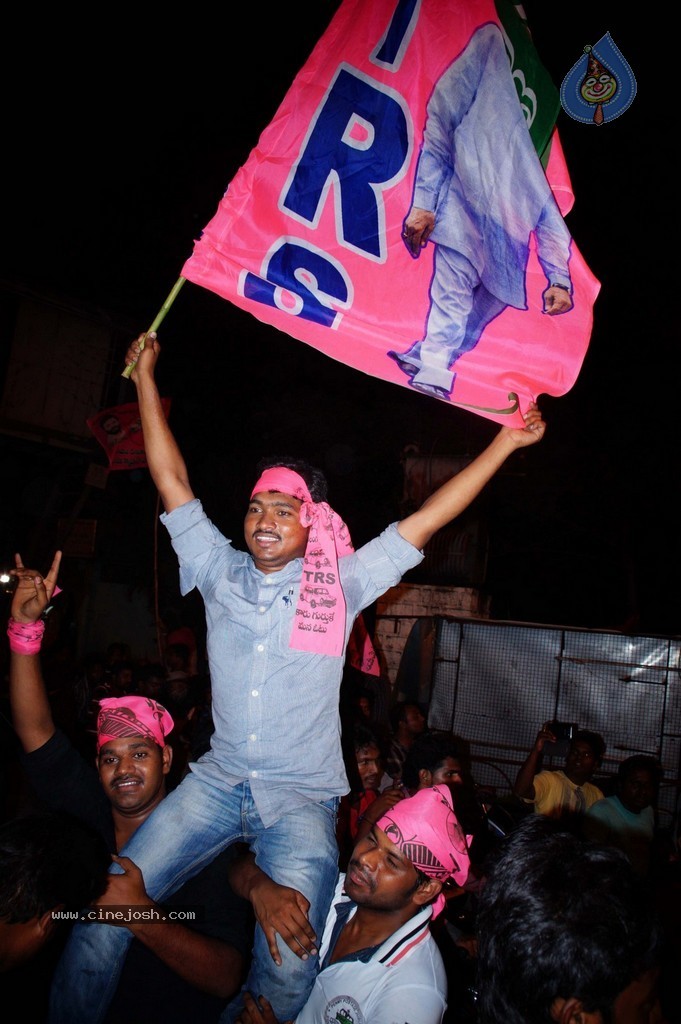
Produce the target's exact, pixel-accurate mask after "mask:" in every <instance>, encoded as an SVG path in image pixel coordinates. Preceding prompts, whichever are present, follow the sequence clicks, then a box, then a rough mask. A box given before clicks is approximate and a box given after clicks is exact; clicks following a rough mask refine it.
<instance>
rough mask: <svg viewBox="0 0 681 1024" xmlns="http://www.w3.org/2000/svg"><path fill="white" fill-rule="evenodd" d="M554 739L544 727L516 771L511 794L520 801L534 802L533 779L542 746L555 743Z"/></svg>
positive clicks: (544, 726)
mask: <svg viewBox="0 0 681 1024" xmlns="http://www.w3.org/2000/svg"><path fill="white" fill-rule="evenodd" d="M555 742H556V737H555V736H554V734H553V733H552V732H551V730H550V729H549V728H547V726H546V725H543V726H542V727H541V729H540V730H539V732H538V733H537V738H536V740H535V741H534V746H533V747H532V750H531V751H530V753H529V754H528V755H527V757H526V758H525V760H524V762H523V763H522V764H521V766H520V768H519V769H518V774H517V775H516V780H515V785H514V787H513V792H514V794H515V795H516V796H517V797H520V799H521V800H534V796H535V793H534V777H535V775H536V774H537V772H538V771H539V764H540V761H541V755H542V751H543V750H544V744H546V743H555Z"/></svg>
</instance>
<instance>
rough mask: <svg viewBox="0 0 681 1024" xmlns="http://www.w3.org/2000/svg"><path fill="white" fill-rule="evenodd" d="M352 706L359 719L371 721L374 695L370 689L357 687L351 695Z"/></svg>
mask: <svg viewBox="0 0 681 1024" xmlns="http://www.w3.org/2000/svg"><path fill="white" fill-rule="evenodd" d="M352 706H353V708H354V710H355V713H356V714H357V716H358V717H359V718H360V720H364V721H371V719H372V717H373V714H374V695H373V693H372V692H371V691H370V690H366V689H358V690H357V691H356V692H355V693H353V695H352Z"/></svg>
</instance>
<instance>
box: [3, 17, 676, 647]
mask: <svg viewBox="0 0 681 1024" xmlns="http://www.w3.org/2000/svg"><path fill="white" fill-rule="evenodd" d="M336 7H337V4H336V3H331V2H327V0H319V2H318V3H314V4H311V3H303V4H294V5H278V6H276V7H275V8H274V9H271V8H270V7H269V5H268V7H267V9H266V13H264V10H263V9H262V8H260V7H258V6H257V5H251V6H248V5H246V7H244V8H242V9H240V12H239V27H238V28H237V27H235V26H234V25H232V24H230V20H229V17H228V15H227V14H225V15H219V14H216V9H215V8H214V7H211V8H208V7H207V6H206V8H205V9H203V5H200V4H199V5H193V6H192V7H191V8H190V9H188V10H187V11H183V12H182V17H181V18H179V19H178V20H177V21H176V22H172V21H168V22H166V23H164V24H163V25H153V26H149V27H145V28H142V27H141V26H139V25H137V23H136V22H134V21H130V20H119V21H118V22H117V23H115V24H109V25H106V26H105V27H104V28H103V29H102V30H100V28H99V27H98V28H97V29H96V30H95V29H94V27H93V28H92V29H87V26H84V25H83V24H82V22H81V23H79V24H78V25H77V26H76V25H75V24H74V25H73V26H71V27H70V26H69V25H68V23H67V22H66V21H65V20H64V12H63V11H59V12H58V13H57V14H55V15H54V18H55V20H54V23H53V24H52V25H50V24H49V23H48V21H47V20H45V19H43V20H42V24H41V27H40V29H36V28H35V27H34V26H33V25H30V24H28V23H27V24H26V25H25V26H23V30H22V26H19V32H18V34H17V36H16V38H17V40H19V41H20V42H18V44H17V45H18V46H20V48H23V49H24V50H25V53H24V57H23V58H22V69H21V72H20V74H17V73H16V72H11V73H10V72H9V71H8V69H7V67H6V68H5V71H4V75H5V79H6V80H5V83H4V84H5V89H4V93H5V96H6V104H5V106H6V108H7V107H9V109H6V110H5V116H4V118H3V120H4V125H5V136H6V146H5V160H4V164H5V167H4V171H5V175H4V178H5V189H4V199H5V203H4V213H3V222H4V223H3V229H4V230H3V241H2V257H1V258H2V265H1V267H0V277H2V279H4V280H5V281H17V282H26V283H28V284H29V285H30V286H31V287H33V288H35V289H38V290H40V289H41V288H47V289H49V290H50V291H55V290H56V291H61V292H63V293H64V294H65V295H68V296H69V297H71V298H73V299H74V300H75V301H84V302H88V303H91V304H94V305H96V306H98V307H100V308H102V309H104V310H106V311H107V312H109V313H110V314H111V315H112V316H113V318H114V320H115V321H116V322H117V323H119V325H120V326H121V328H122V327H125V329H126V330H127V328H128V325H134V327H133V330H134V332H135V333H136V332H137V331H141V330H143V329H145V328H146V327H147V326H148V324H149V323H150V322H151V320H152V319H153V317H154V315H155V314H156V311H157V310H158V308H159V307H160V305H161V303H162V301H163V299H164V298H165V296H166V294H167V293H168V291H169V290H170V287H171V286H172V284H173V283H174V281H175V279H176V278H177V276H178V274H179V272H180V269H181V266H182V264H183V262H184V260H185V259H186V258H187V257H188V255H189V254H190V252H191V248H192V244H193V240H194V238H195V237H196V236H197V235H198V233H199V232H200V230H201V228H202V227H203V226H204V225H205V224H206V223H207V221H208V220H209V219H210V217H211V216H212V215H213V213H214V211H215V208H216V206H217V204H218V202H219V199H220V197H221V195H222V193H223V191H224V189H225V187H226V185H227V184H228V182H229V181H230V180H231V178H232V177H233V176H234V174H235V172H236V171H237V169H238V167H239V166H240V165H241V164H242V163H243V162H244V161H245V160H246V158H247V156H248V154H249V152H250V150H251V149H252V147H253V146H254V145H255V143H256V142H257V138H258V135H259V134H260V132H261V130H262V129H263V128H264V127H265V126H266V125H267V123H268V122H269V120H270V119H271V117H272V115H273V114H274V112H275V111H276V109H277V107H278V105H279V103H280V102H281V100H282V99H283V96H284V94H285V92H286V90H287V88H288V86H289V85H290V83H291V81H292V79H293V77H294V75H295V74H296V72H297V71H298V70H299V68H300V67H301V66H302V64H303V63H304V62H305V60H306V58H307V56H308V55H309V52H310V51H311V49H312V47H313V45H314V43H315V42H316V40H317V39H318V38H319V36H320V35H321V34H322V32H323V30H324V29H325V27H326V25H327V24H328V22H329V20H330V18H331V16H332V14H333V12H334V10H335V9H336ZM525 8H526V11H527V14H528V18H529V22H530V26H531V28H532V31H533V34H534V38H535V42H536V45H537V49H538V51H539V54H540V56H541V57H542V59H543V61H544V63H545V65H546V66H547V68H548V70H549V71H550V73H551V75H552V77H553V79H554V82H555V83H556V85H560V82H561V81H562V78H563V77H564V75H565V74H566V73H567V72H568V71H569V70H570V68H571V67H572V65H573V64H574V63H575V61H576V60H578V58H579V56H580V54H581V52H582V49H583V47H584V45H585V44H586V43H593V42H596V41H597V40H598V39H599V38H600V37H601V36H602V35H603V34H604V33H605V32H606V31H610V33H611V35H612V36H613V38H614V40H615V42H616V43H617V45H618V46H619V47H620V49H621V51H622V52H623V54H624V56H625V57H626V58H627V60H628V61H629V63H630V65H631V67H632V69H633V71H634V74H635V76H636V78H637V82H638V95H637V97H636V99H635V101H634V103H633V105H632V106H631V107H630V108H629V110H628V111H627V112H626V113H625V114H624V115H623V116H622V117H621V118H619V119H617V120H616V121H614V122H612V123H610V124H607V123H606V124H605V125H603V126H602V127H601V128H595V127H590V126H584V125H582V124H579V123H577V122H575V121H573V120H571V119H570V118H569V117H568V116H567V115H566V114H565V113H563V112H561V114H560V116H559V122H558V124H559V129H560V132H561V139H562V142H563V148H564V150H565V154H566V159H567V163H568V167H569V169H570V173H571V176H572V182H573V187H574V191H575V195H576V202H575V206H574V209H573V211H572V212H571V213H570V214H569V215H568V217H567V224H568V227H569V228H570V231H571V232H572V235H573V237H574V239H575V241H576V243H577V245H578V246H579V248H580V250H581V251H582V254H583V255H584V257H585V259H586V261H587V263H588V264H589V266H590V267H591V269H592V271H593V272H594V273H595V275H596V276H597V277H598V278H599V279H600V281H601V282H602V289H601V294H600V296H599V298H598V300H597V303H596V308H595V327H594V332H593V335H592V341H591V345H590V349H589V352H588V354H587V357H586V360H585V363H584V366H583V369H582V372H581V374H580V377H579V379H578V381H577V383H576V384H575V386H574V387H573V389H572V390H571V392H570V393H569V394H568V395H566V396H564V397H562V398H559V399H551V398H548V397H546V396H544V398H543V399H541V398H540V404H541V407H542V410H543V412H544V414H545V417H546V419H547V422H548V424H549V429H548V431H547V435H546V438H545V439H544V441H543V442H542V444H541V445H539V446H537V447H536V448H533V449H532V450H531V451H529V452H527V453H525V454H523V455H521V456H518V457H516V459H515V461H514V462H513V464H512V465H509V467H508V470H506V471H504V472H503V473H502V474H500V475H499V477H498V478H497V479H496V480H495V481H494V482H493V483H492V485H490V488H489V489H488V491H487V492H486V494H485V496H484V499H483V501H482V502H481V508H484V514H485V516H486V518H487V521H488V523H489V530H490V558H489V572H488V578H487V583H486V589H487V590H489V591H490V592H491V593H492V594H493V597H494V604H493V613H494V614H496V615H497V616H498V617H500V618H512V619H521V620H525V621H535V622H548V623H554V624H561V623H562V624H565V625H575V626H582V627H594V628H620V627H621V626H623V625H624V624H625V623H627V622H628V623H629V625H630V626H633V628H634V629H636V630H637V631H641V632H651V633H674V634H676V633H679V632H681V625H680V624H681V616H680V612H681V601H680V599H679V596H678V575H679V573H678V569H679V565H680V563H681V559H680V558H679V553H680V544H679V540H678V520H679V516H678V507H679V481H678V476H679V474H678V459H677V451H676V449H677V442H678V439H679V431H678V427H677V417H676V411H677V406H678V402H677V399H676V389H677V386H678V381H679V379H680V373H679V371H680V370H681V365H680V362H681V361H680V358H679V345H678V331H675V332H674V337H672V316H673V314H672V308H673V304H674V299H675V294H676V292H677V291H678V289H679V286H678V284H677V283H676V282H677V274H676V272H675V270H674V269H673V266H670V263H669V259H668V257H667V255H666V249H667V244H666V240H665V239H663V237H662V230H661V225H662V224H663V223H665V222H669V215H668V214H667V211H666V203H667V201H668V197H669V195H670V194H671V195H673V196H674V195H675V190H672V188H671V176H672V168H671V167H670V160H669V158H668V156H667V153H668V151H669V146H668V142H667V139H668V131H669V126H670V118H672V116H673V117H674V119H675V115H674V110H675V107H676V106H677V105H678V104H677V103H676V101H675V100H674V99H673V95H672V94H671V87H670V85H669V87H666V84H665V82H666V79H665V75H667V76H668V79H669V81H670V79H671V74H670V71H671V67H673V61H672V60H671V57H668V56H667V54H666V53H664V51H663V50H662V47H663V46H664V43H663V40H662V39H660V38H653V36H654V35H661V36H664V35H665V33H664V32H659V33H653V31H652V30H647V29H646V28H645V26H644V25H642V23H641V14H640V11H639V10H637V9H635V8H632V9H631V10H625V9H624V6H623V5H621V4H620V3H614V2H610V0H607V2H604V3H599V4H592V3H581V2H578V3H575V4H570V5H567V6H566V8H565V9H564V10H562V11H561V10H559V9H558V8H556V6H555V5H549V4H546V3H545V2H544V0H542V2H539V0H532V2H531V3H527V4H526V5H525ZM47 19H49V15H47ZM216 19H217V20H216ZM71 30H72V31H71ZM36 32H39V33H40V34H39V36H37V35H36ZM87 32H91V33H92V34H91V35H88V34H87ZM84 33H86V34H84ZM653 69H654V72H655V75H654V76H653ZM653 77H655V85H654V84H653ZM10 99H11V102H7V101H8V100H10ZM8 140H9V144H7V141H8ZM674 327H676V323H675V322H674ZM161 340H162V342H163V345H164V354H163V358H162V363H161V368H160V371H159V372H160V374H161V382H162V385H163V389H164V390H165V392H166V393H168V394H171V395H172V396H173V402H174V405H173V410H174V411H173V415H174V426H175V429H176V432H177V434H178V437H179V439H180V441H181V444H182V447H183V450H184V451H185V455H186V457H187V461H188V463H189V467H190V473H191V477H192V483H193V485H194V489H195V491H196V492H197V493H198V494H199V495H200V496H201V497H202V498H203V500H204V503H205V504H206V505H207V507H208V508H209V511H210V512H211V513H212V514H213V515H214V516H215V518H216V519H218V521H220V524H221V525H223V527H224V528H225V529H226V530H227V531H229V530H230V529H231V528H232V522H234V523H235V524H236V526H235V528H234V530H236V531H237V535H238V520H239V518H240V516H241V509H242V501H243V497H244V494H245V489H246V487H247V486H248V483H249V482H250V480H251V475H252V467H253V464H254V462H255V461H256V460H257V458H258V457H259V456H260V455H261V454H264V453H268V452H279V453H281V452H283V451H297V452H300V453H301V454H304V455H306V456H308V457H310V458H311V459H313V460H316V461H317V462H319V463H320V464H322V466H323V467H324V468H325V469H326V470H327V472H328V475H329V478H330V482H331V495H332V500H333V504H334V505H335V506H336V507H337V508H338V511H339V512H340V513H341V514H342V515H343V516H344V517H346V518H347V519H348V521H349V524H350V526H351V529H352V533H353V540H354V541H355V543H359V542H361V541H362V540H365V539H368V537H369V536H371V535H373V533H374V532H375V531H376V530H378V529H380V528H381V527H382V526H384V525H385V524H386V523H387V522H388V521H390V519H392V518H396V514H397V512H398V511H399V509H398V502H399V498H400V494H401V480H402V472H401V466H400V461H399V460H400V453H401V452H402V450H403V449H404V447H405V445H406V444H408V443H411V442H415V443H418V444H419V445H420V446H421V450H422V451H423V452H424V453H433V454H453V455H462V454H475V453H476V452H477V451H479V450H480V448H481V447H482V446H483V445H484V444H485V443H486V441H487V440H489V439H490V438H491V436H492V435H493V433H494V432H495V430H496V429H497V428H496V426H495V424H492V423H490V422H489V421H486V420H484V419H481V418H480V417H476V416H475V415H473V414H471V413H468V412H464V411H462V410H457V409H453V408H450V407H448V406H445V405H444V404H443V403H439V402H436V401H434V400H432V399H428V398H425V397H423V396H420V395H416V394H414V393H413V392H409V391H408V389H406V388H400V387H397V386H396V385H393V384H389V383H386V382H383V381H377V380H374V379H373V378H369V377H367V376H365V375H362V374H361V373H359V372H358V371H354V370H350V369H349V368H347V367H344V366H342V365H340V364H338V363H335V362H334V361H332V360H330V359H328V357H325V356H322V355H320V354H318V353H316V352H315V351H314V350H312V349H310V348H309V347H307V346H305V345H303V344H302V343H300V342H297V341H294V340H293V339H288V338H286V337H284V336H282V335H281V334H279V333H278V332H277V331H275V330H274V329H273V328H269V327H265V326H263V325H262V324H260V323H259V322H257V321H256V320H254V318H252V317H250V316H249V315H248V314H246V313H243V312H242V311H240V310H238V309H236V308H235V307H232V306H231V305H230V304H229V303H226V302H224V301H223V300H221V299H219V298H217V297H216V296H214V295H212V294H210V293H208V292H205V291H203V290H201V289H199V288H198V287H196V286H194V285H192V284H188V285H186V286H185V288H184V289H183V292H182V293H181V296H180V298H179V299H178V302H177V304H176V307H175V308H174V309H173V310H172V311H171V313H170V314H169V316H168V318H167V320H166V322H165V324H164V325H163V328H162V331H161ZM237 342H238V345H237V344H236V343H237ZM122 354H123V352H122V351H121V367H122ZM114 387H118V388H120V389H121V390H120V391H119V392H118V394H117V395H116V399H115V400H118V401H132V400H134V389H133V388H132V385H130V384H127V383H124V384H121V383H120V382H117V383H116V384H115V385H114V384H113V383H112V388H114ZM126 388H127V389H130V390H127V391H126V390H125V389H126ZM310 423H312V426H313V429H312V430H310V429H309V425H310ZM338 424H342V433H340V434H339V432H338ZM3 450H4V451H5V453H6V455H7V453H8V452H9V442H7V441H5V442H4V446H3ZM24 454H25V453H24V452H22V456H23V455H24ZM92 457H93V458H98V454H97V452H96V449H95V448H94V447H93V456H92ZM29 461H30V458H29ZM73 472H75V473H77V472H79V470H78V469H76V470H73ZM116 476H117V477H124V476H125V474H116ZM112 477H113V474H112ZM142 491H144V493H145V497H144V498H140V497H139V495H140V494H141V493H142ZM149 493H150V488H149V486H148V481H144V482H140V480H139V477H137V478H135V479H134V480H127V479H117V480H115V481H114V480H113V479H111V478H110V485H108V486H107V490H106V491H105V492H104V494H102V495H100V496H98V499H97V500H98V502H99V504H98V506H97V507H96V508H95V509H94V511H93V510H92V509H90V510H88V509H87V508H86V509H85V510H84V513H83V514H88V511H89V512H90V514H93V515H97V516H103V517H106V515H107V513H108V514H109V515H111V512H112V510H114V512H115V513H116V515H117V517H118V518H119V519H120V518H121V516H123V514H124V513H125V511H126V510H127V509H129V508H130V509H133V510H135V509H138V508H139V507H140V505H139V503H140V502H144V501H147V502H148V500H149ZM8 499H9V493H8ZM65 500H66V499H65ZM107 505H108V508H107ZM119 513H120V514H119ZM62 514H63V512H62ZM3 523H4V526H5V527H6V528H7V531H6V532H7V533H8V534H9V536H8V537H7V538H5V539H4V540H3V544H2V550H1V551H0V558H1V559H6V558H7V556H8V555H10V554H11V552H12V551H13V550H14V549H15V546H16V545H18V544H25V543H30V538H31V537H35V535H36V534H35V523H34V522H32V517H31V515H30V514H27V512H26V509H25V508H23V509H22V510H21V513H20V514H17V515H16V517H12V516H10V515H8V514H7V513H6V512H5V516H4V519H3ZM234 530H233V531H232V535H235V533H234ZM122 532H123V533H125V535H126V536H128V537H130V535H131V533H132V532H135V533H138V532H139V531H138V529H137V528H136V527H133V529H132V530H130V529H128V528H127V527H124V528H122ZM126 544H127V545H128V546H129V545H130V544H131V541H128V542H126ZM48 546H49V545H48ZM113 546H114V548H115V545H113ZM146 547H147V548H148V544H147V545H146ZM142 561H144V560H142ZM143 567H144V566H143Z"/></svg>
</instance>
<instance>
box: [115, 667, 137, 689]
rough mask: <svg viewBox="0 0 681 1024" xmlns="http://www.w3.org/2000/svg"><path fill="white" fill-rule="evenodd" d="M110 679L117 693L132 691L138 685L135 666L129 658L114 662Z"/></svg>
mask: <svg viewBox="0 0 681 1024" xmlns="http://www.w3.org/2000/svg"><path fill="white" fill-rule="evenodd" d="M110 680H111V686H112V689H113V690H114V691H115V692H116V693H118V694H124V693H132V692H133V690H134V689H135V687H136V685H137V680H136V679H135V666H134V665H133V663H132V662H131V661H127V660H123V661H117V662H114V664H113V665H112V666H111V669H110Z"/></svg>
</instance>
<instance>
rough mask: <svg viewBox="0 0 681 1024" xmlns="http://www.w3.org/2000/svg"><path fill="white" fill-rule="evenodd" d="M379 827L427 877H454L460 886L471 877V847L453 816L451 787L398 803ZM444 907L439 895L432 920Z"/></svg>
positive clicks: (424, 791)
mask: <svg viewBox="0 0 681 1024" xmlns="http://www.w3.org/2000/svg"><path fill="white" fill-rule="evenodd" d="M376 827H377V828H380V829H381V830H382V831H383V832H385V834H386V836H387V837H388V839H390V840H391V842H393V843H394V844H395V846H397V847H398V848H399V849H400V850H401V851H402V853H404V854H405V856H407V857H408V858H409V860H410V861H411V862H412V864H413V865H414V867H415V868H417V869H418V870H419V871H422V872H423V874H424V875H429V876H430V877H431V878H440V879H442V881H445V880H446V879H447V878H450V877H451V878H453V879H454V881H455V882H456V883H457V885H463V884H464V882H465V881H466V879H467V878H468V870H469V866H470V860H469V857H468V846H467V843H466V837H465V836H464V834H463V831H462V829H461V826H460V825H459V822H458V821H457V819H456V815H455V814H454V805H453V803H452V794H451V793H450V791H449V787H448V786H431V787H429V788H428V789H420V790H419V791H418V793H416V794H415V795H414V796H411V797H407V798H406V799H405V800H399V801H398V802H397V803H396V804H395V805H394V806H393V807H391V808H390V810H389V811H386V813H385V814H384V815H383V817H381V818H379V820H378V821H377V822H376ZM444 905H445V900H444V896H442V894H440V896H438V898H437V900H436V901H435V905H434V907H433V917H436V916H437V915H438V914H439V913H440V911H441V910H442V909H443V907H444Z"/></svg>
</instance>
